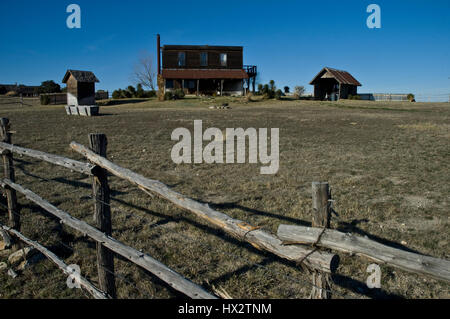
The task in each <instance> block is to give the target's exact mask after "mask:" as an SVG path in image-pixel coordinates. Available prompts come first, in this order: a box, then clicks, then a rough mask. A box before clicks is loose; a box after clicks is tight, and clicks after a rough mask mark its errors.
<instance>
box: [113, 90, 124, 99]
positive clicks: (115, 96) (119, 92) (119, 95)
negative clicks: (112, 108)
mask: <svg viewBox="0 0 450 319" xmlns="http://www.w3.org/2000/svg"><path fill="white" fill-rule="evenodd" d="M112 98H113V99H114V100H117V99H120V98H122V90H121V89H118V90H115V91H114V92H113V94H112Z"/></svg>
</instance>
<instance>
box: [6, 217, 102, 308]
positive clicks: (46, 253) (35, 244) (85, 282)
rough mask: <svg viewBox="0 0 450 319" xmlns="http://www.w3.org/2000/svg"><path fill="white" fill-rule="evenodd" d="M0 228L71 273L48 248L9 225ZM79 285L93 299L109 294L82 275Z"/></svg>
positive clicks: (67, 272)
mask: <svg viewBox="0 0 450 319" xmlns="http://www.w3.org/2000/svg"><path fill="white" fill-rule="evenodd" d="M0 229H2V230H3V231H7V232H9V233H10V234H11V235H13V236H15V237H17V238H19V239H20V240H21V241H23V242H24V243H27V244H28V245H30V246H32V247H34V248H36V249H37V250H38V251H40V252H41V253H42V254H43V255H44V256H46V257H47V258H48V259H50V260H51V261H53V262H54V263H55V264H56V265H57V266H58V267H59V268H60V269H61V270H62V271H63V272H64V273H65V274H66V275H68V276H70V275H73V271H72V269H71V268H70V267H69V266H67V265H66V263H64V261H62V260H61V259H59V258H58V256H56V255H55V254H54V253H52V252H51V251H50V250H48V249H47V248H45V247H44V246H42V245H41V244H39V243H38V242H36V241H34V240H31V239H29V238H27V237H25V236H24V235H22V234H21V233H19V232H18V231H17V230H15V229H12V228H10V227H7V226H4V225H1V224H0ZM77 280H78V281H79V284H80V286H82V287H83V288H84V289H86V290H87V291H88V292H89V293H90V294H91V295H92V296H93V297H94V298H95V299H108V298H109V296H108V295H107V294H105V293H104V292H103V291H101V290H99V289H97V288H96V287H95V286H94V285H93V284H91V283H90V282H89V281H88V280H86V279H85V278H84V277H82V276H79V277H78V279H77Z"/></svg>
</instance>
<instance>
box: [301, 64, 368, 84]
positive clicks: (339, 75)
mask: <svg viewBox="0 0 450 319" xmlns="http://www.w3.org/2000/svg"><path fill="white" fill-rule="evenodd" d="M325 74H328V77H332V78H334V79H336V81H338V82H339V83H340V84H349V85H355V86H361V85H362V84H361V83H359V82H358V80H356V79H355V78H354V77H353V76H352V75H351V74H350V73H348V72H347V71H343V70H336V69H332V68H329V67H324V68H323V69H322V70H321V71H320V72H319V73H318V74H317V75H316V76H315V77H314V79H312V81H311V82H309V84H311V85H314V84H315V83H316V81H317V80H318V79H320V78H322V76H324V75H325Z"/></svg>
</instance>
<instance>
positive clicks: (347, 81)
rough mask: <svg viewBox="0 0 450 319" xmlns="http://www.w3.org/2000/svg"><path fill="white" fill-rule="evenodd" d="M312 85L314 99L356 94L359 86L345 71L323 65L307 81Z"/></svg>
mask: <svg viewBox="0 0 450 319" xmlns="http://www.w3.org/2000/svg"><path fill="white" fill-rule="evenodd" d="M309 84H311V85H314V98H315V99H316V100H326V99H327V100H338V99H346V98H348V96H349V95H350V94H351V95H356V94H357V87H358V86H361V83H359V82H358V81H357V80H356V79H355V78H354V77H353V76H352V75H351V74H350V73H348V72H347V71H342V70H336V69H332V68H328V67H324V68H323V69H322V70H321V71H320V72H319V73H318V74H317V75H316V76H315V77H314V79H313V80H312V81H311V82H310V83H309Z"/></svg>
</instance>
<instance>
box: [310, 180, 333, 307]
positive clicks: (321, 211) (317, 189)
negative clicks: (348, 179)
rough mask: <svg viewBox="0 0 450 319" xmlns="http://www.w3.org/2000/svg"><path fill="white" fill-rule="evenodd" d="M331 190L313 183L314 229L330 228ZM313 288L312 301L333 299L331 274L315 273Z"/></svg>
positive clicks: (325, 185)
mask: <svg viewBox="0 0 450 319" xmlns="http://www.w3.org/2000/svg"><path fill="white" fill-rule="evenodd" d="M330 200H331V196H330V189H329V185H328V183H322V182H313V183H312V208H313V216H312V226H313V227H322V228H329V227H330V217H331V205H330ZM312 280H313V284H314V286H313V288H312V291H311V298H312V299H329V298H331V293H330V291H331V277H330V275H329V274H325V273H321V272H318V271H314V272H313V278H312Z"/></svg>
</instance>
